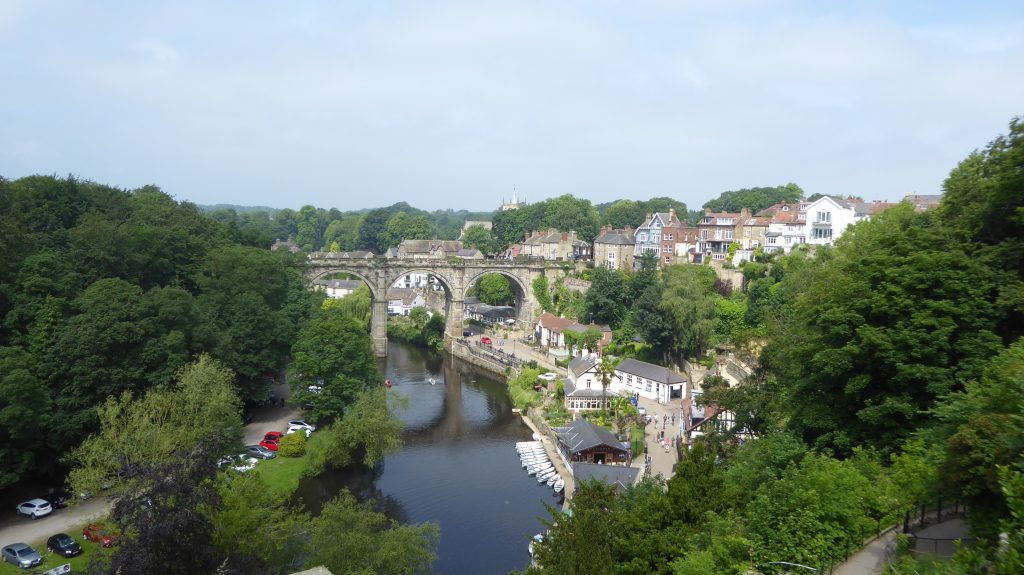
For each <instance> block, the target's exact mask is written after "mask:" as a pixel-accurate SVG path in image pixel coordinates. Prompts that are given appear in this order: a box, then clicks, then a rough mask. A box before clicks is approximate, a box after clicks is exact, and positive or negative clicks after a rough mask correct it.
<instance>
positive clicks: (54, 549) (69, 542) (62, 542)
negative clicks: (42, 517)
mask: <svg viewBox="0 0 1024 575" xmlns="http://www.w3.org/2000/svg"><path fill="white" fill-rule="evenodd" d="M46 550H47V551H49V552H50V553H56V554H57V555H60V556H61V557H74V556H75V555H80V554H81V553H82V546H81V545H79V544H78V542H77V541H75V540H74V539H72V538H71V536H70V535H68V534H67V533H58V534H56V535H53V536H52V537H50V538H49V539H47V540H46Z"/></svg>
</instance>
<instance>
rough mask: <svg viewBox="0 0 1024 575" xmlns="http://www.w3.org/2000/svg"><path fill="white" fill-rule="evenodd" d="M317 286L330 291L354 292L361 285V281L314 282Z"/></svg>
mask: <svg viewBox="0 0 1024 575" xmlns="http://www.w3.org/2000/svg"><path fill="white" fill-rule="evenodd" d="M316 283H317V284H318V285H322V286H324V287H328V288H331V289H349V290H355V289H358V288H359V286H361V285H363V281H362V280H319V281H318V282H316Z"/></svg>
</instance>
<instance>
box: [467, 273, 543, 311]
mask: <svg viewBox="0 0 1024 575" xmlns="http://www.w3.org/2000/svg"><path fill="white" fill-rule="evenodd" d="M487 274H499V275H501V276H504V277H505V278H506V279H508V280H509V284H511V286H512V293H513V295H515V298H516V301H515V309H516V320H517V321H519V322H529V321H531V320H532V319H533V289H532V287H531V286H530V283H529V282H527V281H524V280H523V278H522V277H521V276H520V275H519V274H517V273H515V271H513V270H507V269H502V268H497V267H495V268H483V269H480V270H474V272H473V274H472V275H468V276H467V277H466V283H465V285H464V286H463V297H465V292H466V291H468V290H469V286H471V285H473V284H475V283H476V282H477V281H479V280H480V278H482V277H483V276H485V275H487Z"/></svg>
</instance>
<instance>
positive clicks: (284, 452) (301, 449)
mask: <svg viewBox="0 0 1024 575" xmlns="http://www.w3.org/2000/svg"><path fill="white" fill-rule="evenodd" d="M277 454H278V455H279V456H281V457H302V456H303V455H305V454H306V434H305V433H302V432H301V431H297V432H295V433H289V434H286V435H285V436H284V437H282V438H281V442H280V445H279V446H278V448H277Z"/></svg>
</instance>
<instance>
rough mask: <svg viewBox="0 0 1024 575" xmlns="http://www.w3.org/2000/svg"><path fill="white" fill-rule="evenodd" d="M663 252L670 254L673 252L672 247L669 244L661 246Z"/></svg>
mask: <svg viewBox="0 0 1024 575" xmlns="http://www.w3.org/2000/svg"><path fill="white" fill-rule="evenodd" d="M661 252H662V253H665V254H670V253H672V248H670V247H668V246H664V247H662V248H661Z"/></svg>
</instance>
